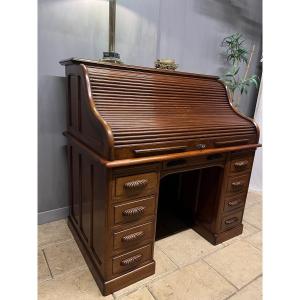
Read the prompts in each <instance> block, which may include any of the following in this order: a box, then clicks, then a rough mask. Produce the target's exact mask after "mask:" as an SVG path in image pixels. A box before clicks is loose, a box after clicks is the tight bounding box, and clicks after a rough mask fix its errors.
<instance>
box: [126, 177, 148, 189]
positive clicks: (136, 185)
mask: <svg viewBox="0 0 300 300" xmlns="http://www.w3.org/2000/svg"><path fill="white" fill-rule="evenodd" d="M147 184H148V180H147V179H140V180H134V181H129V182H126V183H125V184H124V189H126V190H136V189H141V188H145V187H146V186H147Z"/></svg>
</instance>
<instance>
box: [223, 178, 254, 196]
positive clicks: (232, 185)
mask: <svg viewBox="0 0 300 300" xmlns="http://www.w3.org/2000/svg"><path fill="white" fill-rule="evenodd" d="M249 180H250V173H248V174H245V175H241V176H234V177H230V178H229V179H228V183H227V190H226V191H227V193H231V194H237V193H242V192H246V191H247V189H248V184H249Z"/></svg>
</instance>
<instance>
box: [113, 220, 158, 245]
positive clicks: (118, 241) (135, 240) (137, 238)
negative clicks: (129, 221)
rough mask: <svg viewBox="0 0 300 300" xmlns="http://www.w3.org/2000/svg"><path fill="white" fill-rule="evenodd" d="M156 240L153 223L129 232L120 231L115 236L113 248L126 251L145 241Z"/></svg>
mask: <svg viewBox="0 0 300 300" xmlns="http://www.w3.org/2000/svg"><path fill="white" fill-rule="evenodd" d="M153 239H154V226H153V223H152V222H149V223H146V224H143V225H140V226H135V227H132V228H130V229H127V230H123V231H119V232H116V233H114V235H113V247H114V250H116V249H126V248H128V247H132V246H136V245H137V244H140V243H143V242H145V241H148V242H152V241H153Z"/></svg>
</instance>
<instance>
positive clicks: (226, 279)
mask: <svg viewBox="0 0 300 300" xmlns="http://www.w3.org/2000/svg"><path fill="white" fill-rule="evenodd" d="M202 261H203V262H204V263H205V264H207V265H208V266H209V267H211V268H212V269H213V270H214V271H215V272H216V273H217V274H219V275H220V276H221V277H222V278H223V279H225V281H227V283H229V284H230V285H232V286H233V287H234V288H235V289H236V290H238V289H239V288H238V287H237V286H236V285H235V284H234V283H232V282H231V281H230V280H229V279H228V278H226V277H225V276H224V275H223V274H221V273H220V272H219V271H218V270H216V269H215V268H214V267H213V266H212V265H211V264H209V263H208V262H207V261H205V260H204V259H202Z"/></svg>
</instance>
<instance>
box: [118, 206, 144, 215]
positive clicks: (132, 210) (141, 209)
mask: <svg viewBox="0 0 300 300" xmlns="http://www.w3.org/2000/svg"><path fill="white" fill-rule="evenodd" d="M145 208H146V207H145V206H137V207H133V208H128V209H126V210H124V211H123V212H122V214H123V216H125V217H132V216H139V215H141V214H143V213H144V211H145Z"/></svg>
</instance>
